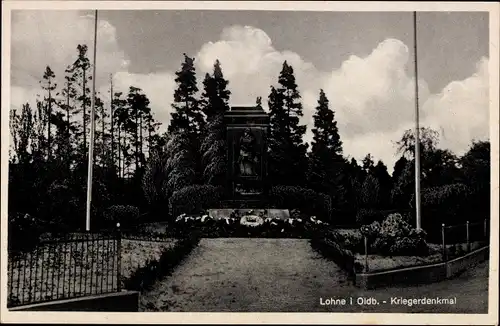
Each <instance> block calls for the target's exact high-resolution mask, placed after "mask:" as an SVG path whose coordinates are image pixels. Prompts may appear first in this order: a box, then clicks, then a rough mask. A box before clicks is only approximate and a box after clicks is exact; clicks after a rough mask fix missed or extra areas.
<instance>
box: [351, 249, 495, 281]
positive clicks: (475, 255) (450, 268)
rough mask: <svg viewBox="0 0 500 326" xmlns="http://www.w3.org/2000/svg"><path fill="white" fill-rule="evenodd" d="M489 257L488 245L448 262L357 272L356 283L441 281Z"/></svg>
mask: <svg viewBox="0 0 500 326" xmlns="http://www.w3.org/2000/svg"><path fill="white" fill-rule="evenodd" d="M488 257H489V246H486V247H483V248H480V249H478V250H475V251H473V252H471V253H469V254H467V255H465V256H463V257H459V258H456V259H453V260H450V261H448V262H443V263H438V264H432V265H425V266H415V267H406V268H400V269H395V270H390V271H381V272H374V273H356V276H355V284H356V286H358V287H360V288H364V289H373V288H377V287H384V286H389V285H395V284H408V285H415V284H424V283H434V282H439V281H443V280H445V279H447V278H451V277H453V276H455V275H457V274H458V273H461V272H463V271H464V270H466V269H467V268H469V267H471V266H473V265H475V264H477V263H479V262H481V261H484V260H487V259H488Z"/></svg>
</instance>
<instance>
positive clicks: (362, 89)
mask: <svg viewBox="0 0 500 326" xmlns="http://www.w3.org/2000/svg"><path fill="white" fill-rule="evenodd" d="M13 21H14V26H13V39H12V48H13V54H14V57H13V70H12V72H13V83H14V87H13V88H12V97H13V98H12V100H13V102H16V103H22V102H23V101H22V100H19V99H20V98H23V99H24V98H25V99H26V100H29V99H31V98H32V97H30V96H31V95H30V94H32V93H30V92H33V90H34V89H35V87H36V86H34V85H33V83H32V82H30V76H37V78H39V77H38V76H40V75H41V72H42V71H43V68H44V66H45V65H47V64H50V65H51V66H53V67H54V68H55V67H57V68H58V69H64V67H60V63H61V62H65V63H71V62H72V61H73V60H74V56H75V54H76V50H75V47H76V44H78V43H87V44H92V37H93V35H92V30H93V20H92V17H90V18H89V17H84V16H82V15H81V14H80V13H78V12H69V11H68V12H65V13H64V14H59V13H55V12H37V13H36V14H35V13H33V12H22V13H17V14H16V15H15V17H14V20H13ZM99 26H100V27H99V30H100V32H99V45H100V47H99V49H98V57H97V67H98V72H99V78H98V79H97V82H98V86H97V88H98V90H99V91H100V92H101V93H102V94H104V93H106V92H107V91H108V89H109V74H110V73H112V72H113V73H114V82H115V89H117V90H121V91H124V92H126V91H127V89H128V87H129V86H130V85H134V86H137V87H140V88H142V89H143V90H144V92H145V93H146V94H147V96H148V97H149V99H150V100H151V107H152V109H153V112H154V114H155V117H156V119H158V120H159V121H160V122H162V123H163V127H162V129H163V130H165V129H166V127H167V124H168V121H169V120H170V112H171V106H170V104H171V102H172V98H173V92H174V89H175V82H174V78H175V74H174V72H172V71H161V72H157V73H152V74H140V73H131V72H129V71H128V61H127V58H126V55H125V53H123V51H121V49H120V47H119V45H118V42H117V40H116V30H115V28H114V27H113V26H112V25H111V24H109V22H106V21H100V22H99ZM90 50H91V49H89V51H90ZM191 55H194V56H195V57H196V61H195V64H196V68H197V72H198V74H197V77H198V81H199V83H200V88H201V81H202V80H203V76H204V74H205V73H206V72H211V71H212V69H213V63H214V61H215V60H216V59H219V60H220V61H221V64H222V69H223V72H224V75H225V77H226V78H227V79H228V80H229V89H230V90H231V92H232V96H231V104H232V105H241V104H254V103H255V99H256V97H258V96H261V97H262V98H263V104H264V106H266V104H267V101H266V100H267V97H268V94H269V89H270V85H276V83H277V80H278V74H279V72H280V70H281V68H282V64H283V61H285V60H287V61H288V63H289V64H291V65H292V67H293V69H294V72H295V76H296V80H297V84H298V89H299V91H300V93H301V95H302V102H303V106H304V118H303V123H307V124H308V125H310V126H311V124H312V115H313V113H314V108H315V106H316V103H317V98H318V94H319V90H320V89H321V88H322V89H324V90H325V93H326V94H327V96H328V98H329V100H330V105H331V108H332V109H334V110H335V113H336V119H337V121H338V125H339V132H340V135H341V139H342V141H343V142H344V153H345V154H346V155H349V156H351V157H354V158H356V159H358V160H361V159H362V158H363V157H364V156H365V155H366V154H367V153H371V154H372V155H373V156H374V157H375V159H381V160H383V161H384V162H385V163H386V164H387V165H388V168H389V170H392V167H393V164H394V162H395V160H396V159H397V158H396V156H395V147H394V145H393V142H394V141H396V140H397V139H399V138H400V137H401V135H402V134H403V132H404V130H406V129H408V128H412V126H413V119H414V105H415V103H414V83H415V80H414V78H413V74H412V73H408V71H410V72H411V71H412V64H411V63H412V62H411V58H410V57H409V51H408V47H407V46H406V45H405V44H404V43H402V42H401V41H399V40H396V39H386V40H384V41H383V42H381V43H380V44H379V45H378V46H377V47H376V48H374V49H373V51H372V52H371V53H370V54H368V55H367V56H365V57H359V56H356V55H352V56H351V57H349V58H348V59H347V60H346V61H344V62H343V64H342V65H341V66H340V68H339V69H337V70H333V71H319V70H318V69H317V68H316V67H315V66H314V65H313V64H312V63H310V62H307V61H305V60H304V59H302V58H301V57H300V55H298V54H297V53H294V52H291V51H278V50H277V49H275V48H274V46H273V44H272V40H271V39H270V37H269V36H268V35H267V34H266V33H265V32H264V31H262V30H260V29H258V28H255V27H251V26H237V25H236V26H231V27H227V28H225V29H224V30H223V31H222V33H221V35H220V37H219V39H218V40H214V41H211V42H207V43H205V44H204V45H203V46H201V48H200V49H199V51H198V52H197V53H195V54H191ZM179 59H180V60H181V55H180V54H179ZM180 60H179V64H180ZM54 70H55V69H54ZM58 72H59V73H58ZM62 72H63V71H62V70H59V71H56V73H58V74H59V75H61V76H62ZM419 89H420V103H421V108H422V125H424V124H426V125H429V126H432V127H435V128H438V130H444V134H445V137H444V138H443V140H442V143H441V144H442V146H444V147H447V148H450V149H452V150H453V151H456V152H461V151H462V152H463V151H464V150H466V149H467V147H468V145H469V144H470V141H471V140H472V139H485V138H487V137H488V128H487V127H488V113H489V106H488V60H487V59H486V58H485V59H483V60H482V61H481V62H480V63H478V69H477V72H476V74H474V75H473V76H471V77H469V78H467V79H465V80H463V81H455V82H452V83H450V84H449V85H448V86H447V87H445V88H444V89H443V91H442V92H440V93H439V94H430V93H429V89H428V87H427V84H426V82H425V81H423V80H419ZM311 138H312V135H311V127H309V128H308V133H307V135H306V140H307V141H310V139H311Z"/></svg>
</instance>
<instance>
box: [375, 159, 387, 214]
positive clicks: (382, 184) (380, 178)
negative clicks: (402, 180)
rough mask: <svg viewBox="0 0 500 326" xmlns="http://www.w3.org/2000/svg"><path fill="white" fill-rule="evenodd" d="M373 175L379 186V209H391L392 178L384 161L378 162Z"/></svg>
mask: <svg viewBox="0 0 500 326" xmlns="http://www.w3.org/2000/svg"><path fill="white" fill-rule="evenodd" d="M372 174H373V176H374V178H375V179H376V180H377V182H378V184H379V198H378V200H379V201H378V203H377V207H378V208H384V209H386V208H389V205H390V201H391V190H392V178H391V175H390V174H389V172H387V166H386V165H385V164H384V162H382V161H380V160H379V161H378V162H377V164H376V165H375V166H374V167H373V170H372Z"/></svg>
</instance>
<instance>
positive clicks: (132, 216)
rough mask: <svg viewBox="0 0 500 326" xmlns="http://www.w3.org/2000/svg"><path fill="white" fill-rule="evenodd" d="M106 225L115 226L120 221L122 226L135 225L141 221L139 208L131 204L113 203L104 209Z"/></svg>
mask: <svg viewBox="0 0 500 326" xmlns="http://www.w3.org/2000/svg"><path fill="white" fill-rule="evenodd" d="M104 221H105V226H106V227H115V226H116V223H120V226H121V227H130V226H134V225H136V224H137V223H138V222H139V208H137V207H135V206H131V205H113V206H110V207H108V208H107V209H106V210H105V211H104Z"/></svg>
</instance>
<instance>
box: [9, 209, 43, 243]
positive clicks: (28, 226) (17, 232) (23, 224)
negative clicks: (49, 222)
mask: <svg viewBox="0 0 500 326" xmlns="http://www.w3.org/2000/svg"><path fill="white" fill-rule="evenodd" d="M8 218H9V220H8V234H7V238H8V249H9V250H12V251H29V250H31V249H32V248H33V247H34V246H35V245H36V244H37V243H38V241H39V238H40V235H41V234H42V233H43V230H44V229H43V227H42V226H41V225H40V223H39V221H38V220H37V219H36V218H35V217H33V216H32V215H30V214H25V213H12V214H9V216H8Z"/></svg>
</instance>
